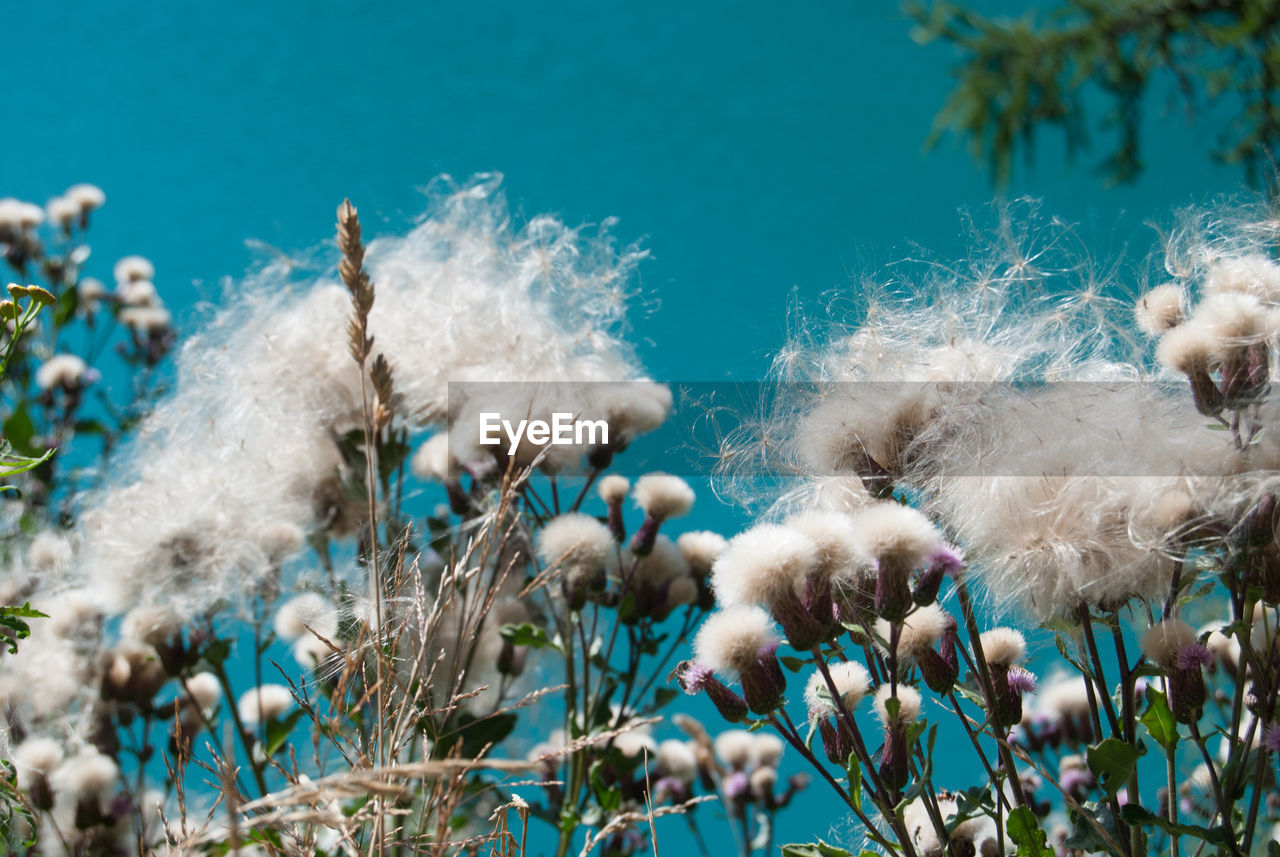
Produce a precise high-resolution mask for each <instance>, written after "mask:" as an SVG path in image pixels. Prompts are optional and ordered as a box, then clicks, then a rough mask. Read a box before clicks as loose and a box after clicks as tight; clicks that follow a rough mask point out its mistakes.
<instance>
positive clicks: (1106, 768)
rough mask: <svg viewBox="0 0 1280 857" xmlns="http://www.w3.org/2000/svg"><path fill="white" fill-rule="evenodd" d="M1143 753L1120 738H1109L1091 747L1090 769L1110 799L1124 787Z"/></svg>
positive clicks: (1089, 756)
mask: <svg viewBox="0 0 1280 857" xmlns="http://www.w3.org/2000/svg"><path fill="white" fill-rule="evenodd" d="M1141 755H1142V751H1141V750H1139V749H1138V748H1137V747H1134V746H1133V745H1132V744H1126V743H1125V742H1124V741H1121V740H1120V739H1119V738H1107V739H1106V740H1105V741H1102V742H1100V743H1099V744H1097V745H1095V746H1093V747H1090V748H1089V753H1088V761H1089V770H1090V771H1092V772H1093V775H1094V776H1096V777H1097V778H1098V784H1099V785H1101V786H1102V789H1103V792H1104V793H1105V794H1106V796H1107V798H1108V799H1110V798H1113V797H1115V796H1116V792H1118V791H1120V789H1121V788H1123V787H1124V784H1125V783H1126V782H1127V781H1128V780H1129V776H1130V775H1131V774H1132V773H1133V767H1134V765H1136V764H1137V762H1138V757H1139V756H1141Z"/></svg>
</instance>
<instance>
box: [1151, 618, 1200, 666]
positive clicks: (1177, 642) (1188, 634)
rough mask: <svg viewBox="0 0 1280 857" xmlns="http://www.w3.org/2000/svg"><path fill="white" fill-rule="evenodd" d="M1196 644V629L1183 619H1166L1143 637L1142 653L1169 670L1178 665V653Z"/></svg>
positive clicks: (1152, 627)
mask: <svg viewBox="0 0 1280 857" xmlns="http://www.w3.org/2000/svg"><path fill="white" fill-rule="evenodd" d="M1194 642H1196V632H1195V629H1194V628H1192V627H1191V626H1190V625H1188V624H1187V623H1186V622H1184V621H1182V620H1181V619H1165V620H1164V621H1162V622H1157V623H1156V624H1155V625H1152V626H1151V628H1150V629H1148V630H1147V632H1146V633H1145V634H1143V635H1142V653H1143V654H1144V655H1146V656H1147V657H1148V658H1150V659H1151V660H1153V661H1155V662H1156V663H1157V664H1159V665H1160V666H1162V667H1165V668H1169V667H1172V666H1174V665H1175V664H1176V662H1177V657H1178V652H1180V651H1182V649H1184V648H1186V647H1187V646H1189V645H1191V644H1192V643H1194Z"/></svg>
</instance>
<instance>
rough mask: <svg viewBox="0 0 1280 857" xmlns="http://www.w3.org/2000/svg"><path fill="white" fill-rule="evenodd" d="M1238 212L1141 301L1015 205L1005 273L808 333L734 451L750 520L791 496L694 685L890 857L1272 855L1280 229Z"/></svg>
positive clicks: (1168, 261) (709, 631) (1218, 223)
mask: <svg viewBox="0 0 1280 857" xmlns="http://www.w3.org/2000/svg"><path fill="white" fill-rule="evenodd" d="M1228 211H1230V214H1229V215H1227V216H1216V215H1209V214H1204V213H1189V214H1186V215H1184V216H1183V217H1182V218H1181V220H1180V221H1179V223H1178V225H1177V227H1176V228H1175V229H1174V230H1173V231H1172V232H1171V233H1169V234H1168V235H1167V236H1165V241H1164V244H1163V248H1162V250H1163V252H1162V254H1161V256H1160V257H1159V258H1158V259H1157V260H1156V264H1155V265H1153V266H1151V268H1152V270H1154V271H1155V272H1157V273H1158V275H1159V276H1160V280H1158V281H1157V284H1155V285H1154V287H1150V288H1148V289H1146V290H1144V291H1142V292H1141V293H1140V294H1138V295H1137V296H1136V297H1126V296H1125V295H1124V294H1123V293H1122V290H1119V289H1117V288H1116V285H1115V283H1114V282H1112V280H1111V278H1110V277H1108V276H1103V274H1102V273H1100V272H1099V271H1098V270H1097V269H1096V267H1094V265H1093V263H1092V260H1090V259H1088V258H1087V256H1086V255H1084V254H1083V252H1082V251H1080V249H1079V248H1080V247H1082V246H1083V242H1080V241H1079V240H1078V237H1077V236H1076V234H1075V233H1074V232H1073V231H1072V230H1071V229H1069V228H1068V227H1066V226H1065V225H1064V224H1061V223H1060V222H1056V221H1054V222H1050V223H1047V224H1046V223H1043V222H1041V221H1039V220H1038V218H1037V217H1036V215H1035V212H1034V208H1033V207H1031V206H1030V205H1029V204H1025V203H1022V204H1018V205H1015V206H1012V207H1008V208H1005V209H1002V210H1001V211H1000V213H999V226H998V228H997V230H996V232H995V235H994V236H993V237H990V236H984V237H983V238H982V239H981V243H980V244H978V245H977V246H994V247H996V248H997V250H996V251H995V252H991V253H987V252H975V254H974V256H973V257H972V258H970V259H968V260H966V261H965V262H963V263H961V264H947V263H942V262H939V261H937V260H930V259H925V260H922V261H925V262H927V263H928V264H926V265H925V266H924V271H925V273H924V274H923V275H921V276H920V277H919V280H917V281H915V282H912V281H911V280H910V279H907V282H909V283H911V285H910V287H904V286H901V285H899V287H898V288H897V289H896V290H895V289H893V288H889V289H885V288H879V289H878V288H876V287H875V286H874V285H872V284H868V285H866V286H865V287H864V291H863V294H862V295H861V299H862V301H863V306H862V313H861V315H862V320H861V321H860V322H859V323H856V324H853V325H849V326H845V325H843V324H841V323H836V324H835V325H833V329H832V333H831V335H830V337H829V338H828V339H827V340H826V341H825V342H822V343H821V344H809V343H816V342H818V338H817V337H816V336H815V335H814V334H815V331H814V330H813V327H812V325H809V326H808V329H804V330H802V337H803V339H802V340H801V343H800V344H799V345H797V346H796V347H793V348H790V349H788V350H787V351H785V352H783V353H782V354H780V355H779V358H778V362H777V370H778V376H779V379H780V380H781V381H784V382H787V384H784V385H783V386H782V387H781V390H782V393H781V394H780V395H777V396H775V397H774V402H775V412H774V414H773V415H772V417H771V418H770V419H767V420H765V421H764V422H762V423H761V424H759V425H755V426H748V427H745V428H742V429H740V430H739V431H738V432H737V433H736V434H735V435H733V436H731V437H729V438H728V439H727V440H726V442H725V444H724V450H723V451H724V468H723V473H722V478H723V479H724V484H725V485H726V486H727V488H728V489H729V490H735V489H736V490H743V491H745V490H746V489H748V488H749V487H750V485H751V484H752V482H753V479H752V477H753V476H758V475H759V474H758V472H756V471H754V470H752V467H753V466H755V465H757V464H758V463H759V462H761V461H766V462H768V464H769V465H770V467H771V468H775V469H781V471H782V472H784V473H792V474H795V476H796V479H795V487H793V488H792V489H791V490H788V491H786V492H785V493H783V494H782V495H781V496H778V495H776V494H774V495H772V496H771V497H770V498H769V499H770V500H771V501H772V502H771V509H770V511H769V514H768V515H767V516H766V520H764V521H762V522H761V523H760V524H758V525H756V526H755V527H753V528H751V529H750V530H748V531H747V532H745V533H743V534H741V535H739V536H737V537H736V538H734V539H733V540H731V541H730V542H729V544H728V546H727V548H726V549H725V550H724V552H723V553H722V554H721V555H720V557H719V558H718V560H717V561H716V563H715V565H714V567H713V569H712V572H711V587H712V590H713V591H714V593H715V596H716V600H717V603H718V606H719V609H718V611H717V612H716V613H714V614H713V615H712V616H711V617H710V618H709V619H708V620H707V621H706V622H705V623H704V625H703V626H702V629H701V630H700V631H699V633H698V636H697V638H696V640H695V643H694V646H693V658H692V659H691V660H689V661H686V662H684V663H683V664H682V665H681V668H680V681H681V684H682V685H683V686H684V688H685V689H686V690H687V691H688V692H690V693H696V694H706V695H707V696H709V697H710V699H711V700H712V701H713V702H714V703H715V704H716V706H717V708H718V709H719V710H720V712H721V714H722V715H723V716H724V717H725V719H726V720H728V721H730V722H735V723H742V724H746V725H749V727H750V728H752V729H761V728H765V729H770V730H773V731H775V732H776V733H777V734H779V735H780V736H781V737H782V738H783V739H784V740H785V741H786V742H787V743H788V744H789V745H790V746H791V747H792V748H793V749H794V750H795V751H796V752H797V753H798V754H800V755H801V756H803V757H804V758H805V759H806V760H807V761H808V762H809V763H810V765H811V766H812V767H813V769H814V770H815V771H816V772H818V774H819V776H820V778H821V780H822V782H823V783H825V785H826V787H828V788H829V789H830V790H831V792H832V793H833V794H834V795H836V796H837V797H838V799H839V800H841V801H842V802H843V803H844V804H845V805H847V806H848V808H849V811H850V813H852V814H853V815H854V816H856V818H857V819H858V821H859V828H860V836H861V837H862V839H863V841H864V842H865V848H866V850H865V851H863V853H871V854H875V853H885V854H906V855H929V857H933V855H943V854H950V855H972V854H983V855H988V854H1005V853H1014V852H1015V851H1016V853H1017V854H1019V855H1050V854H1058V855H1063V854H1094V853H1104V854H1113V855H1117V857H1135V855H1140V854H1146V853H1171V854H1174V855H1177V854H1180V853H1187V854H1201V853H1217V854H1232V855H1243V854H1262V853H1274V850H1275V848H1276V844H1275V841H1274V840H1273V835H1272V827H1273V825H1275V824H1276V822H1277V821H1280V797H1278V795H1280V793H1278V792H1277V791H1276V779H1275V776H1276V753H1277V751H1280V728H1278V727H1277V714H1276V705H1277V690H1278V688H1280V651H1277V642H1276V636H1277V627H1278V621H1280V613H1278V612H1277V607H1278V605H1280V585H1278V583H1277V581H1278V580H1280V578H1278V577H1277V570H1280V565H1277V564H1276V563H1277V560H1278V559H1280V552H1278V551H1280V548H1278V547H1277V524H1280V516H1278V515H1277V511H1276V496H1277V493H1276V492H1277V489H1278V488H1280V483H1277V481H1276V472H1277V465H1278V464H1280V457H1277V452H1278V451H1280V446H1277V445H1276V444H1277V435H1276V434H1275V433H1274V428H1273V425H1274V421H1275V416H1276V414H1275V404H1274V401H1273V398H1272V391H1271V387H1272V382H1273V380H1274V378H1275V376H1276V348H1277V344H1278V339H1277V334H1278V332H1280V264H1278V263H1277V262H1276V260H1275V259H1274V258H1273V255H1272V254H1273V251H1274V247H1275V246H1276V241H1277V237H1278V236H1280V233H1278V232H1277V222H1276V220H1275V217H1274V214H1273V212H1271V211H1270V210H1269V209H1266V208H1265V207H1262V208H1259V207H1250V206H1247V205H1243V206H1242V205H1239V204H1231V206H1230V207H1229V208H1228ZM1153 345H1154V347H1152V346H1153ZM799 382H803V383H799ZM774 472H777V471H776V470H775V471H774ZM984 603H985V608H986V609H984ZM994 615H1002V616H1003V617H1005V621H1006V622H1007V621H1009V620H1010V619H1012V620H1013V621H1014V622H1015V623H1018V624H1022V626H1023V627H1022V628H1021V629H1019V628H1016V627H1011V626H999V627H991V625H992V618H991V617H992V616H994ZM1189 623H1194V624H1189ZM1024 632H1025V633H1024ZM1029 639H1030V641H1031V642H1032V643H1035V642H1037V641H1046V642H1047V641H1052V642H1053V644H1054V646H1053V648H1054V649H1056V651H1051V652H1045V653H1042V654H1040V655H1039V656H1038V657H1036V658H1032V655H1033V654H1034V652H1033V651H1032V650H1031V649H1029ZM1032 661H1038V667H1037V668H1038V669H1039V671H1040V672H1041V673H1042V674H1047V675H1049V678H1048V679H1047V680H1045V681H1041V680H1040V679H1039V678H1038V677H1037V676H1036V675H1035V674H1033V673H1032V672H1031V669H1030V667H1031V666H1032ZM805 672H808V677H807V679H805V678H804V676H803V675H802V674H803V673H805ZM797 673H799V674H801V675H798V676H795V677H792V674H797ZM801 697H803V709H801V710H800V711H799V712H796V713H795V714H794V715H793V710H794V709H795V708H796V704H798V703H799V702H800V701H801V699H800V698H801ZM868 709H870V712H868ZM869 714H870V715H871V716H869ZM961 746H968V747H969V748H970V750H971V752H972V755H971V756H970V761H969V763H968V764H967V765H966V764H965V763H964V762H962V761H960V753H959V750H958V749H957V748H958V747H961ZM943 747H946V750H945V751H944V750H943V749H942V748H943ZM964 771H968V772H974V773H977V774H978V775H979V776H978V778H977V779H978V781H977V783H976V784H975V783H974V782H973V779H972V777H970V778H968V779H966V778H965V777H964V776H963V773H962V772H964ZM850 838H853V839H854V840H855V842H856V836H855V837H850V836H849V834H848V832H847V831H846V832H845V833H844V839H843V840H841V841H837V842H834V843H829V842H825V841H819V842H815V843H811V844H801V843H797V844H792V845H787V846H784V847H783V849H782V850H783V853H784V854H789V855H818V854H821V855H826V856H827V857H830V855H845V854H853V853H857V852H858V851H859V850H860V849H859V847H857V846H856V844H855V842H850V841H846V840H848V839H850Z"/></svg>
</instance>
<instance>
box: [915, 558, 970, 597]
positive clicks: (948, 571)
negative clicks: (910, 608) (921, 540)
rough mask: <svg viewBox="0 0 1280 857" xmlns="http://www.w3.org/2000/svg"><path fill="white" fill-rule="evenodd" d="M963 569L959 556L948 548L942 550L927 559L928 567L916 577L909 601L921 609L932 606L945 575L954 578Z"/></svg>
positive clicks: (962, 562)
mask: <svg viewBox="0 0 1280 857" xmlns="http://www.w3.org/2000/svg"><path fill="white" fill-rule="evenodd" d="M963 569H964V561H963V560H962V559H961V558H960V555H959V554H957V553H956V552H955V551H953V550H951V549H950V548H943V549H942V550H940V551H938V552H937V553H935V554H934V555H933V556H931V557H929V565H928V566H927V567H926V568H925V570H924V571H922V572H920V574H919V575H918V576H917V577H916V586H915V589H913V590H912V591H911V599H912V600H913V601H915V603H916V604H919V605H920V606H921V607H924V606H926V605H928V604H932V603H933V602H935V601H937V600H938V590H939V589H940V588H941V587H942V579H943V578H944V577H946V576H947V575H952V576H954V575H956V574H957V573H959V572H960V571H961V570H963Z"/></svg>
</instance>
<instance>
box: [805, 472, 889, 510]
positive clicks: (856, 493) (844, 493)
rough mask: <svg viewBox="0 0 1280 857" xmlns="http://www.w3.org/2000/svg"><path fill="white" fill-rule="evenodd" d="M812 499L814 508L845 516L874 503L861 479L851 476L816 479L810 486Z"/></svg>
mask: <svg viewBox="0 0 1280 857" xmlns="http://www.w3.org/2000/svg"><path fill="white" fill-rule="evenodd" d="M812 497H813V501H812V502H813V505H814V507H815V508H817V509H821V510H823V511H825V512H843V513H844V514H846V515H848V514H852V513H853V512H856V511H858V510H859V509H865V508H866V507H867V506H870V505H871V504H872V503H874V502H875V497H873V496H871V492H870V491H868V490H867V486H866V484H865V483H864V482H863V481H862V479H861V478H859V477H857V476H852V475H844V476H820V477H818V478H817V479H816V480H815V481H814V484H813V486H812Z"/></svg>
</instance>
